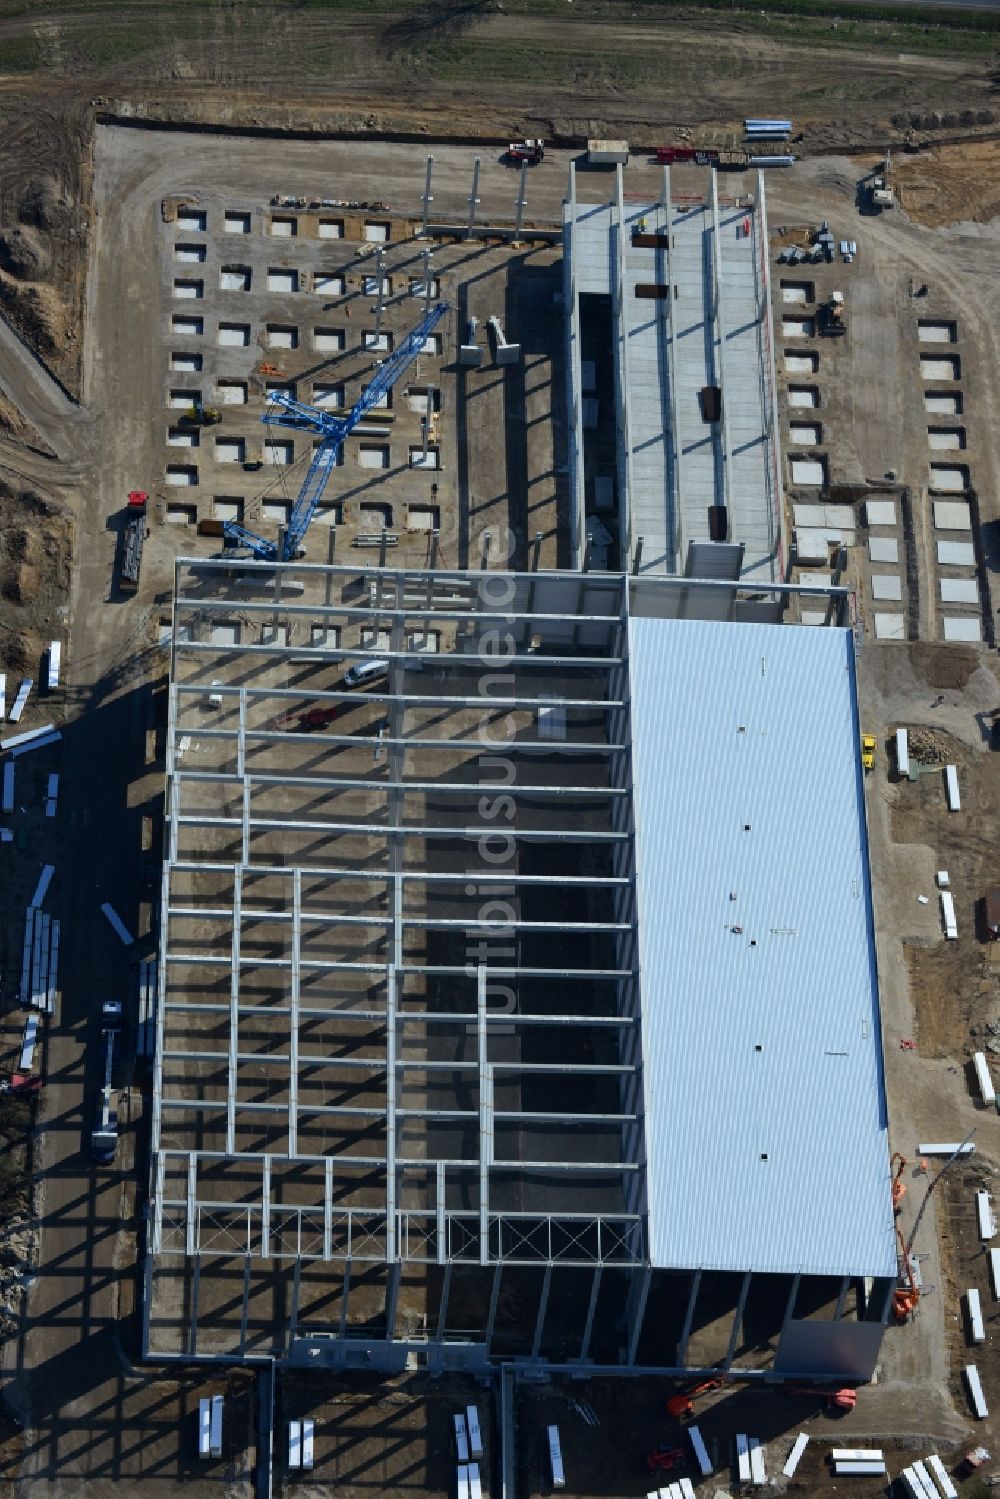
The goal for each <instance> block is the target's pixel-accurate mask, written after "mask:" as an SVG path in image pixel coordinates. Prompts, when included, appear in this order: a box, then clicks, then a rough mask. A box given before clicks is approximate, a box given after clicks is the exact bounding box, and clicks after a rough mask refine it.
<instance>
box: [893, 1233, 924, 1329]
mask: <svg viewBox="0 0 1000 1499" xmlns="http://www.w3.org/2000/svg"><path fill="white" fill-rule="evenodd" d="M896 1238H897V1239H898V1240H899V1252H900V1257H901V1261H902V1267H903V1268H902V1272H901V1273H902V1275H903V1276H904V1277H905V1279H906V1285H905V1286H897V1287H896V1289H895V1291H894V1292H893V1295H892V1314H893V1316H894V1317H895V1319H896V1321H897V1322H907V1321H909V1319H910V1317H912V1316H913V1314H914V1312H915V1311H916V1310H917V1307H918V1306H919V1305H920V1287H919V1286H918V1285H917V1278H916V1276H915V1275H914V1273H913V1256H912V1255H911V1254H910V1251H909V1248H908V1246H907V1244H906V1241H905V1239H904V1238H903V1231H902V1229H901V1228H899V1227H898V1226H897V1228H896Z"/></svg>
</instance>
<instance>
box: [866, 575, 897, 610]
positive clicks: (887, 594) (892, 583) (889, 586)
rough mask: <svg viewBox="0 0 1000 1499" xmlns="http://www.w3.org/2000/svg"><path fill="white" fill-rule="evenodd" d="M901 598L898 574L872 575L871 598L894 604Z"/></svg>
mask: <svg viewBox="0 0 1000 1499" xmlns="http://www.w3.org/2000/svg"><path fill="white" fill-rule="evenodd" d="M902 597H903V584H902V581H901V579H900V577H899V574H898V573H873V574H872V598H873V599H880V600H885V601H886V602H887V603H889V602H895V601H896V600H897V599H901V598H902Z"/></svg>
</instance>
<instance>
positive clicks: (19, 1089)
mask: <svg viewBox="0 0 1000 1499" xmlns="http://www.w3.org/2000/svg"><path fill="white" fill-rule="evenodd" d="M41 1091H42V1080H41V1078H40V1077H34V1076H33V1075H32V1074H31V1073H30V1072H12V1073H11V1075H10V1077H5V1078H0V1094H2V1093H40V1092H41Z"/></svg>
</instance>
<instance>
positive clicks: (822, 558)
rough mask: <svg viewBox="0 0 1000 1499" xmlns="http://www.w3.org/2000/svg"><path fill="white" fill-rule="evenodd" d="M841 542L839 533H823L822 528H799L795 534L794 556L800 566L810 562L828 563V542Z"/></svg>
mask: <svg viewBox="0 0 1000 1499" xmlns="http://www.w3.org/2000/svg"><path fill="white" fill-rule="evenodd" d="M840 540H841V536H840V532H839V531H832V532H831V531H824V530H823V529H822V528H816V527H812V526H800V527H799V528H798V529H797V530H796V532H795V554H796V557H797V559H798V561H799V563H800V564H807V565H808V564H809V563H811V562H821V563H824V564H825V563H828V562H829V560H830V542H831V541H837V542H839V541H840Z"/></svg>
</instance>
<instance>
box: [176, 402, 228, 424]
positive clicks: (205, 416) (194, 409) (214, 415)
mask: <svg viewBox="0 0 1000 1499" xmlns="http://www.w3.org/2000/svg"><path fill="white" fill-rule="evenodd" d="M185 420H186V421H189V422H191V423H193V424H197V425H198V426H199V427H215V426H217V425H218V423H219V422H221V421H222V412H221V411H220V410H219V408H218V406H201V405H194V406H191V407H189V409H188V410H187V412H186V413H185Z"/></svg>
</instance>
